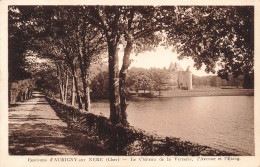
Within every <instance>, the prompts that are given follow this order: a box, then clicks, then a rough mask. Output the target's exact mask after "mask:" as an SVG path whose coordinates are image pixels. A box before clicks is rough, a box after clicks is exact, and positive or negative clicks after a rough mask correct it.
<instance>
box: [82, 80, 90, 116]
mask: <svg viewBox="0 0 260 167" xmlns="http://www.w3.org/2000/svg"><path fill="white" fill-rule="evenodd" d="M82 83H83V91H84V103H85V110H86V111H87V112H89V111H90V93H89V91H90V88H89V77H85V76H84V77H82Z"/></svg>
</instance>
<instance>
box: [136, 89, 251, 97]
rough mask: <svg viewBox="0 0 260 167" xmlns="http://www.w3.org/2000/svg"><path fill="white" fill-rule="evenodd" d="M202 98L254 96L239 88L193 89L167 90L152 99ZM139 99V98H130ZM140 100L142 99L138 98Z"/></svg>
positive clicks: (248, 91)
mask: <svg viewBox="0 0 260 167" xmlns="http://www.w3.org/2000/svg"><path fill="white" fill-rule="evenodd" d="M203 96H254V89H240V88H232V89H229V88H224V89H221V88H194V89H192V90H178V89H176V90H169V91H162V96H154V97H152V98H160V97H162V98H164V97H167V98H169V97H203ZM132 98H139V96H132ZM140 98H142V97H140Z"/></svg>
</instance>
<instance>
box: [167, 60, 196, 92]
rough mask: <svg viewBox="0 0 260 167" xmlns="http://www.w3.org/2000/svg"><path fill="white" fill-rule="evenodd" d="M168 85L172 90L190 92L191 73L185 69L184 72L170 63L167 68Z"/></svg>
mask: <svg viewBox="0 0 260 167" xmlns="http://www.w3.org/2000/svg"><path fill="white" fill-rule="evenodd" d="M168 70H169V72H170V76H171V79H170V83H171V86H172V88H178V89H184V90H190V89H192V73H191V71H190V69H189V67H187V69H186V71H184V70H183V69H182V67H181V66H180V65H179V64H177V63H171V64H170V66H169V69H168Z"/></svg>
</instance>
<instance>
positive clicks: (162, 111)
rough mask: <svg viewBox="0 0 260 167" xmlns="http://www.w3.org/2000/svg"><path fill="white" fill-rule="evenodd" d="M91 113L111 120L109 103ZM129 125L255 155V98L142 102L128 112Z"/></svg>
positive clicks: (94, 106) (98, 105) (133, 103)
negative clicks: (100, 114)
mask: <svg viewBox="0 0 260 167" xmlns="http://www.w3.org/2000/svg"><path fill="white" fill-rule="evenodd" d="M92 111H93V112H94V113H96V114H99V113H102V114H103V115H104V116H107V117H109V103H108V101H98V102H93V103H92ZM127 114H128V121H129V123H130V125H132V126H134V127H136V128H140V129H143V130H146V131H148V132H154V133H157V134H158V135H163V136H172V137H179V138H181V139H182V140H189V141H191V142H196V143H199V144H201V145H208V146H211V147H213V148H217V149H221V150H225V151H228V152H232V153H237V154H239V155H254V96H213V97H176V98H140V99H136V100H132V101H131V102H130V104H129V106H128V108H127Z"/></svg>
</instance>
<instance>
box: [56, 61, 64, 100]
mask: <svg viewBox="0 0 260 167" xmlns="http://www.w3.org/2000/svg"><path fill="white" fill-rule="evenodd" d="M56 67H57V77H58V81H59V91H60V100H61V101H62V102H63V101H64V99H63V98H64V86H63V81H62V76H61V69H60V68H61V67H60V65H56Z"/></svg>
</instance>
